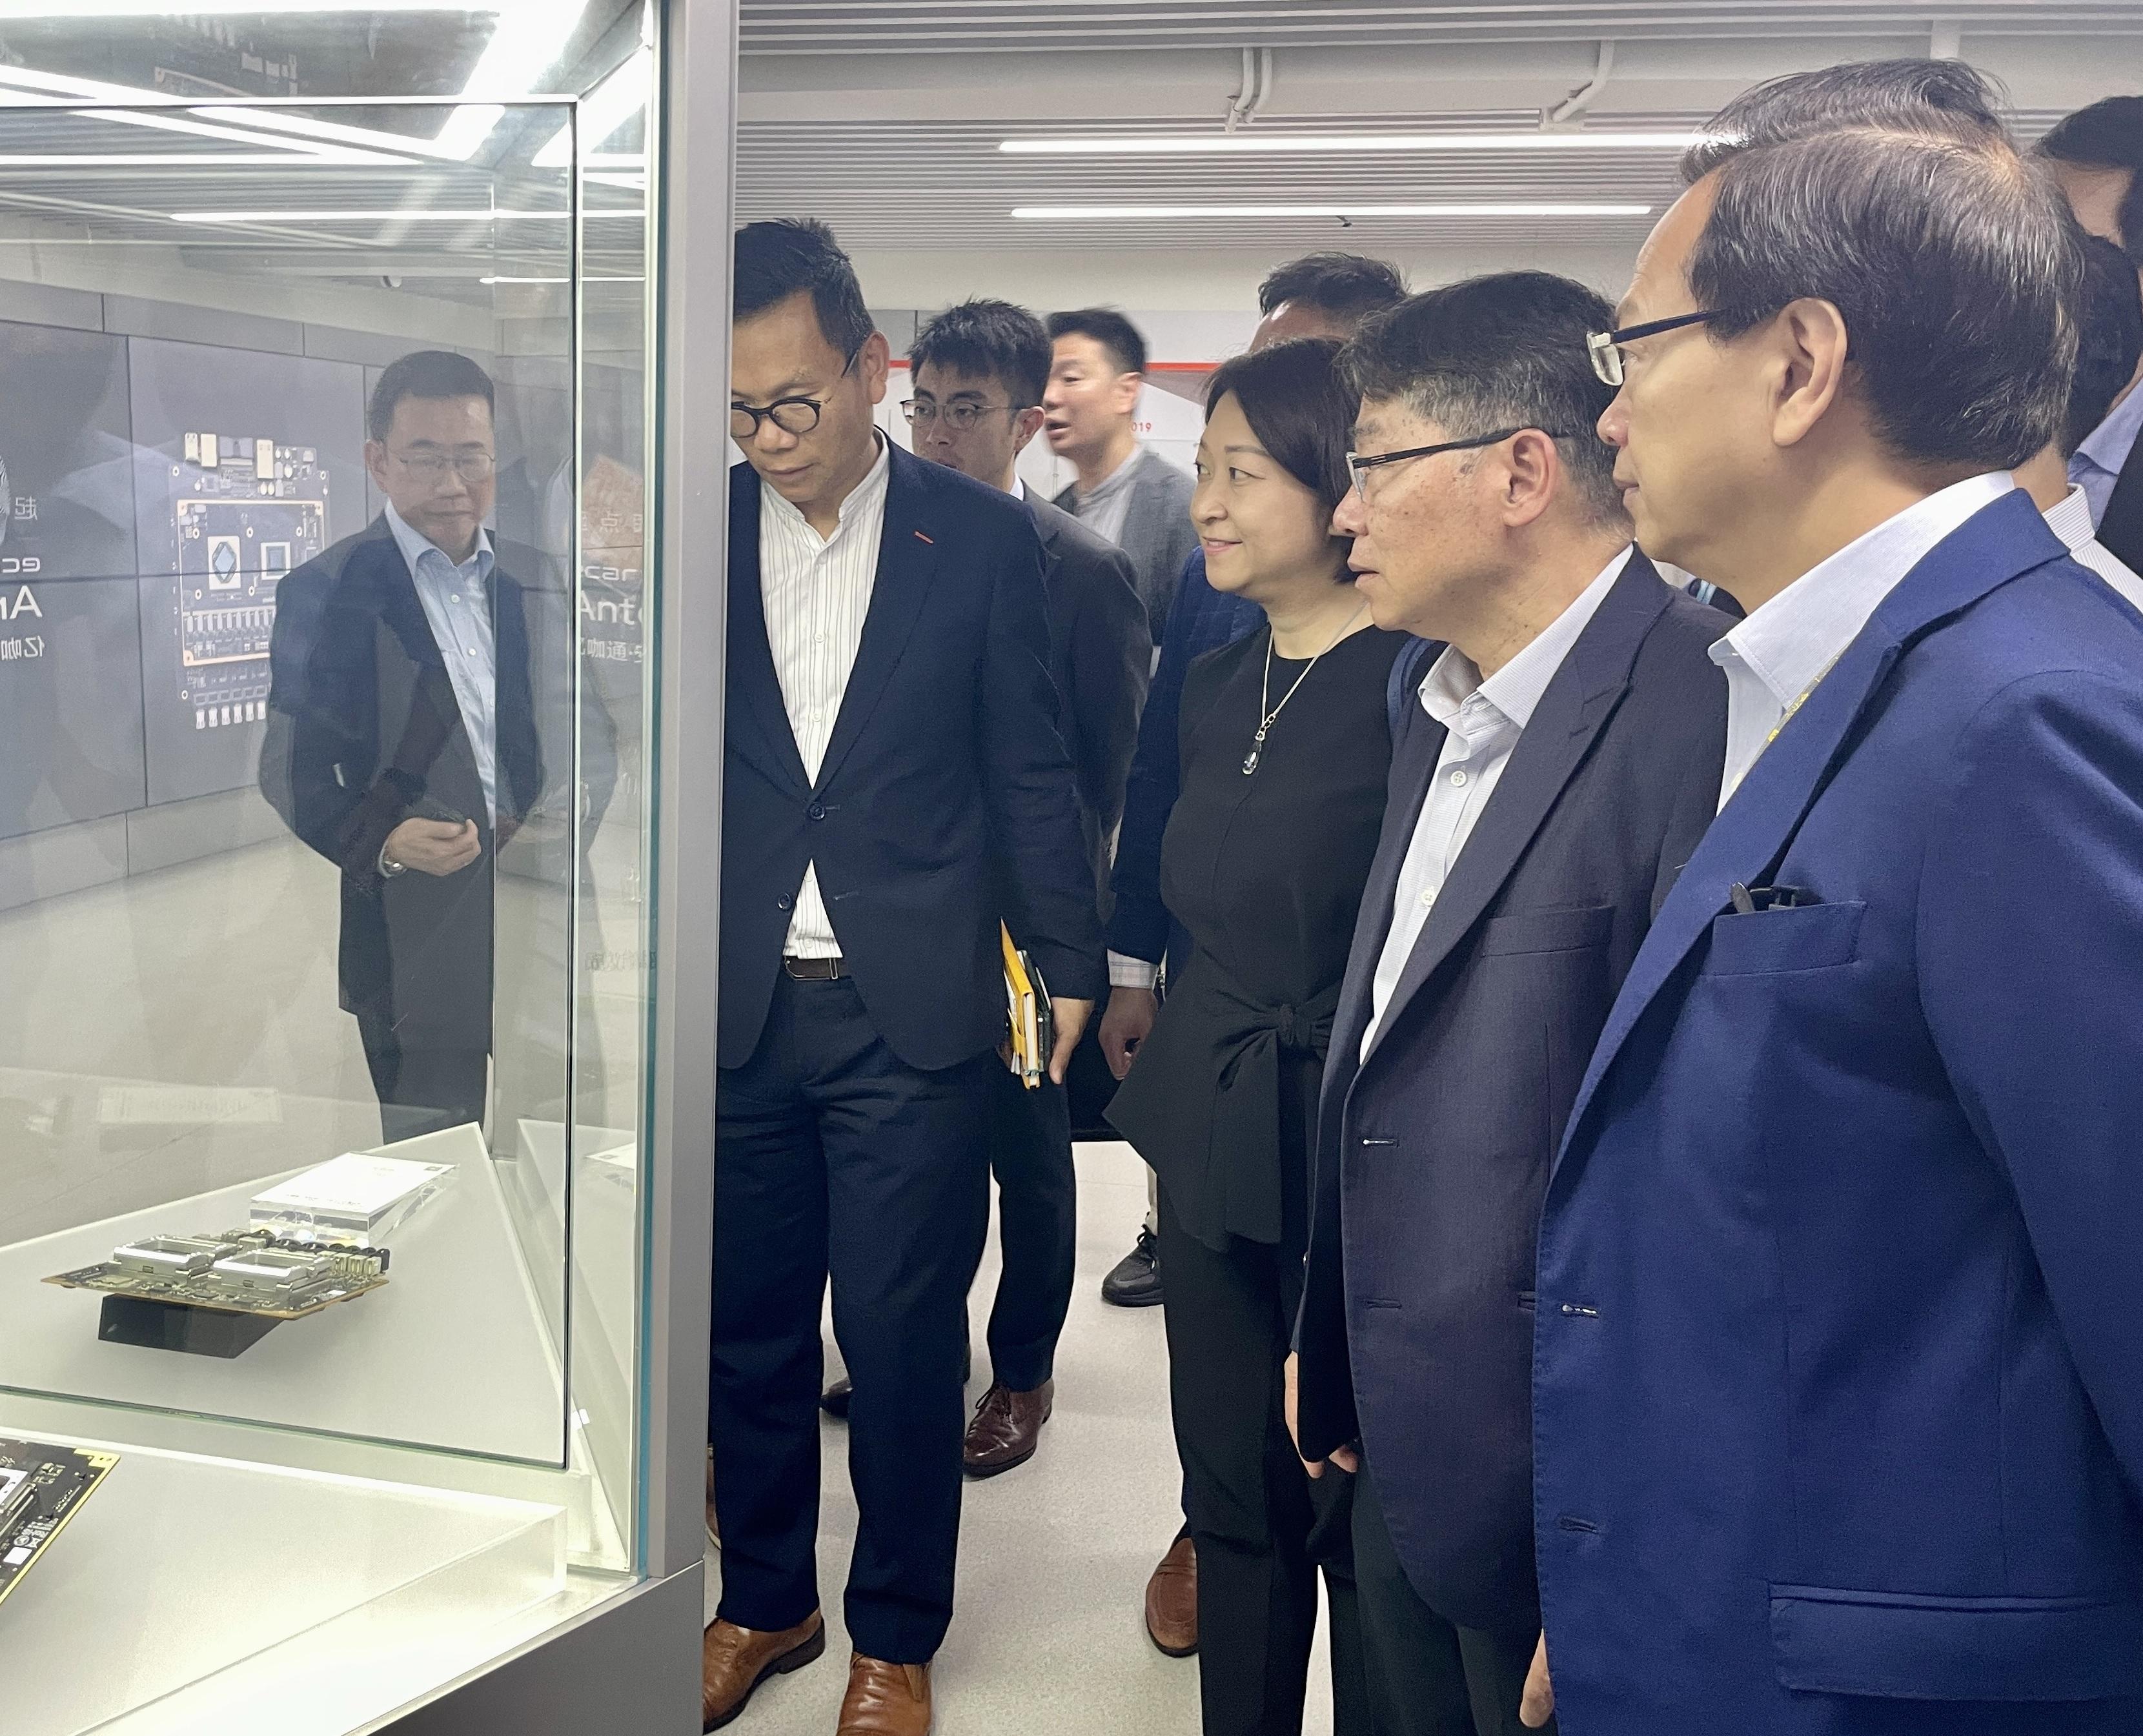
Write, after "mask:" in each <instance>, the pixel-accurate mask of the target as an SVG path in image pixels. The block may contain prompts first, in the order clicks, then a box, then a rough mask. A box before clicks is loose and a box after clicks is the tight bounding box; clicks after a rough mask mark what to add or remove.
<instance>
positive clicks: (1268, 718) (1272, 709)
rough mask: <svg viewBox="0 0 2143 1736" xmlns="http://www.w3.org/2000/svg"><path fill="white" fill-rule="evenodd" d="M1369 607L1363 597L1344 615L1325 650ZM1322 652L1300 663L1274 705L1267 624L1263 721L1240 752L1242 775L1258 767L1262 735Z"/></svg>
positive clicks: (1261, 696) (1270, 638)
mask: <svg viewBox="0 0 2143 1736" xmlns="http://www.w3.org/2000/svg"><path fill="white" fill-rule="evenodd" d="M1368 606H1369V605H1368V601H1366V600H1364V602H1363V604H1362V607H1361V608H1360V609H1357V610H1356V611H1354V613H1353V614H1352V615H1350V616H1348V617H1347V620H1346V622H1345V624H1344V625H1343V626H1341V627H1340V629H1339V631H1338V632H1336V633H1334V635H1333V636H1332V645H1337V644H1339V641H1340V640H1343V639H1344V638H1345V637H1346V636H1347V635H1348V633H1349V631H1350V630H1351V629H1352V628H1353V626H1354V623H1355V622H1356V621H1359V620H1360V619H1361V618H1362V610H1363V609H1367V608H1368ZM1332 645H1326V646H1325V647H1324V651H1329V650H1331V649H1332ZM1324 651H1319V653H1318V654H1317V656H1315V657H1312V658H1311V659H1310V660H1309V662H1307V663H1305V664H1304V665H1302V673H1301V674H1300V675H1297V676H1296V677H1295V678H1294V684H1293V685H1291V686H1290V687H1289V689H1288V690H1287V691H1286V692H1285V693H1284V694H1282V695H1280V696H1279V704H1278V705H1274V704H1273V703H1272V660H1273V633H1272V630H1271V629H1270V628H1269V627H1268V628H1267V629H1266V630H1265V680H1263V681H1262V682H1261V683H1260V684H1259V686H1258V710H1259V712H1260V715H1262V717H1263V718H1264V721H1263V722H1262V723H1260V725H1258V733H1257V734H1255V735H1253V736H1252V737H1251V738H1250V752H1249V753H1247V754H1244V755H1243V775H1244V776H1245V777H1246V778H1247V777H1249V776H1250V774H1251V773H1253V772H1255V770H1256V769H1258V761H1259V760H1260V759H1261V758H1263V757H1264V754H1265V736H1266V734H1268V733H1269V731H1270V730H1271V729H1272V726H1273V720H1274V719H1275V718H1277V717H1278V716H1279V715H1280V713H1281V712H1283V711H1284V710H1287V702H1288V701H1289V700H1291V699H1293V698H1294V695H1295V689H1296V688H1299V687H1300V686H1301V685H1302V684H1303V683H1304V681H1306V680H1309V672H1310V670H1313V669H1314V668H1316V667H1317V664H1318V659H1319V658H1321V657H1323V656H1324Z"/></svg>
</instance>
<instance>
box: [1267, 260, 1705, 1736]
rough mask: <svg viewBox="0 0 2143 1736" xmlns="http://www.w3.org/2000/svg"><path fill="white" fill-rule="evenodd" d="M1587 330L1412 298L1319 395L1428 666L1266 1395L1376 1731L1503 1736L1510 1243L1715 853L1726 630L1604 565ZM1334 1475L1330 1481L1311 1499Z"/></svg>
mask: <svg viewBox="0 0 2143 1736" xmlns="http://www.w3.org/2000/svg"><path fill="white" fill-rule="evenodd" d="M1607 314H1608V308H1607V304H1606V302H1604V301H1603V300H1601V298H1600V297H1599V296H1598V295H1596V294H1594V293H1593V292H1592V291H1591V290H1590V289H1586V288H1584V287H1583V286H1582V285H1581V284H1575V283H1572V282H1571V281H1570V280H1569V279H1565V278H1560V277H1554V276H1551V275H1549V274H1547V273H1544V272H1537V271H1519V272H1506V273H1502V274H1498V275H1496V276H1492V277H1482V278H1476V279H1472V280H1471V281H1468V282H1465V283H1459V284H1452V285H1450V286H1448V287H1447V288H1444V289H1436V290H1433V291H1431V292H1429V293H1428V294H1423V295H1418V296H1415V297H1413V299H1411V300H1408V301H1405V302H1403V303H1401V304H1399V305H1398V307H1397V308H1394V309H1392V310H1391V311H1389V312H1388V313H1386V314H1380V315H1378V316H1377V317H1375V318H1373V319H1371V320H1370V321H1369V322H1368V324H1366V325H1365V326H1364V328H1363V329H1362V330H1361V331H1360V332H1359V334H1357V335H1356V336H1355V337H1354V339H1353V340H1352V341H1351V342H1350V343H1349V345H1348V348H1347V349H1346V351H1345V353H1344V357H1343V361H1342V365H1343V367H1344V368H1346V370H1347V372H1348V373H1349V378H1350V380H1351V382H1352V383H1354V385H1355V386H1356V388H1358V389H1359V392H1360V393H1361V410H1360V413H1359V420H1358V422H1357V423H1356V425H1355V444H1356V448H1357V449H1356V451H1354V453H1351V454H1350V455H1349V467H1350V469H1351V470H1352V471H1353V472H1354V489H1353V491H1352V492H1349V494H1348V496H1347V497H1346V498H1345V499H1344V500H1343V501H1342V502H1340V505H1339V511H1338V512H1337V513H1336V514H1335V515H1334V529H1335V530H1337V531H1339V532H1340V533H1341V534H1343V535H1348V536H1351V537H1354V552H1353V555H1352V556H1351V559H1350V563H1349V564H1350V565H1351V566H1353V567H1354V571H1355V574H1356V581H1355V582H1356V584H1357V586H1358V587H1359V590H1360V591H1361V592H1362V594H1363V596H1364V598H1365V599H1366V600H1367V601H1368V606H1369V608H1370V610H1371V611H1372V613H1373V616H1375V619H1376V622H1377V625H1378V626H1380V627H1386V628H1398V629H1402V630H1403V631H1408V632H1411V633H1413V634H1416V635H1418V636H1421V637H1423V638H1424V639H1428V640H1438V641H1441V642H1442V644H1443V650H1442V651H1441V653H1440V655H1438V656H1437V658H1436V659H1435V660H1434V661H1433V663H1432V664H1430V665H1428V670H1427V672H1426V674H1425V675H1423V678H1422V679H1421V680H1420V682H1419V685H1418V689H1417V690H1414V691H1411V692H1409V693H1408V695H1406V703H1405V705H1404V707H1403V711H1402V713H1401V714H1400V715H1399V717H1398V720H1397V721H1396V724H1395V727H1394V730H1393V752H1392V776H1391V785H1390V790H1391V800H1390V804H1389V806H1388V811H1387V813H1386V814H1385V818H1384V829H1383V839H1382V842H1381V843H1380V845H1379V847H1378V853H1377V857H1376V860H1375V863H1374V864H1373V867H1372V868H1371V870H1370V876H1369V881H1368V888H1367V889H1366V891H1365V893H1364V898H1363V903H1362V917H1361V922H1360V925H1359V927H1358V929H1357V931H1356V933H1355V939H1354V950H1353V954H1352V956H1351V957H1350V958H1349V961H1348V967H1347V975H1346V978H1345V982H1344V987H1343V988H1342V991H1341V997H1340V1002H1339V1009H1338V1011H1337V1013H1336V1015H1335V1016H1334V1026H1333V1036H1332V1050H1331V1058H1330V1061H1329V1064H1328V1066H1327V1068H1326V1071H1325V1077H1324V1109H1323V1114H1322V1117H1321V1126H1320V1129H1319V1137H1318V1140H1317V1147H1316V1161H1315V1167H1314V1180H1313V1185H1312V1196H1311V1198H1312V1203H1311V1213H1312V1217H1311V1233H1310V1243H1309V1260H1308V1265H1307V1269H1306V1273H1305V1288H1304V1300H1303V1303H1302V1309H1301V1316H1300V1321H1299V1333H1298V1338H1297V1352H1298V1359H1299V1360H1296V1361H1291V1362H1290V1365H1289V1377H1290V1378H1291V1380H1292V1381H1293V1382H1294V1386H1295V1388H1296V1392H1297V1394H1298V1397H1297V1403H1296V1406H1295V1407H1294V1412H1293V1419H1294V1423H1295V1427H1296V1433H1297V1440H1298V1443H1299V1447H1300V1449H1301V1451H1302V1453H1303V1455H1304V1459H1305V1461H1306V1462H1309V1465H1310V1466H1311V1469H1312V1474H1313V1475H1319V1476H1334V1475H1339V1474H1343V1473H1351V1474H1352V1475H1353V1476H1354V1504H1353V1525H1354V1563H1355V1577H1356V1585H1357V1589H1358V1594H1359V1610H1360V1615H1361V1625H1362V1635H1363V1644H1364V1651H1365V1653H1366V1654H1367V1661H1368V1674H1369V1680H1370V1692H1371V1694H1372V1697H1373V1701H1374V1702H1375V1704H1376V1706H1377V1709H1378V1712H1377V1725H1378V1729H1379V1730H1380V1731H1383V1730H1387V1729H1388V1731H1389V1732H1390V1733H1391V1736H1443V1733H1445V1732H1448V1731H1450V1730H1453V1729H1465V1730H1477V1731H1478V1732H1479V1736H1514V1733H1515V1732H1517V1729H1518V1712H1519V1703H1520V1699H1521V1695H1522V1690H1523V1687H1524V1684H1525V1680H1526V1675H1527V1669H1528V1666H1529V1665H1530V1664H1531V1662H1532V1657H1533V1654H1534V1651H1535V1649H1536V1645H1537V1641H1538V1639H1539V1635H1540V1626H1541V1625H1540V1610H1539V1605H1538V1602H1537V1590H1536V1587H1535V1584H1534V1580H1533V1567H1532V1560H1533V1548H1532V1538H1533V1510H1532V1474H1531V1473H1532V1452H1531V1442H1532V1412H1531V1407H1530V1404H1529V1402H1528V1394H1529V1391H1530V1387H1531V1385H1532V1323H1533V1317H1532V1312H1531V1310H1530V1308H1529V1303H1530V1301H1531V1292H1532V1288H1533V1284H1532V1253H1533V1226H1534V1224H1535V1221H1536V1219H1537V1215H1538V1213H1539V1209H1540V1200H1541V1195H1542V1191H1543V1190H1544V1189H1545V1188H1546V1185H1547V1174H1548V1169H1549V1165H1550V1164H1551V1162H1552V1160H1553V1157H1554V1154H1555V1147H1556V1143H1557V1140H1558V1139H1559V1137H1560V1135H1561V1130H1562V1122H1563V1117H1564V1116H1565V1115H1566V1113H1567V1111H1568V1110H1569V1106H1570V1102H1571V1097H1572V1096H1573V1095H1574V1094H1575V1093H1576V1088H1577V1081H1578V1078H1579V1076H1580V1075H1581V1070H1582V1068H1583V1066H1584V1061H1585V1057H1586V1055H1587V1054H1588V1053H1589V1052H1590V1051H1591V1046H1592V1042H1593V1040H1594V1038H1595V1037H1596V1036H1597V1034H1598V1032H1599V1030H1600V1027H1601V1025H1602V1024H1603V1023H1604V1022H1605V1021H1606V1016H1607V1010H1608V1007H1609V1006H1610V1005H1611V1003H1612V1002H1613V999H1614V994H1615V990H1616V985H1617V984H1618V983H1620V982H1621V978H1622V976H1623V973H1624V972H1626V970H1627V969H1628V968H1629V964H1630V960H1631V957H1633V956H1634V955H1635V954H1636V950H1637V947H1638V944H1639V942H1641V940H1642V939H1643V937H1644V935H1645V932H1646V928H1647V927H1648V926H1649V925H1650V923H1651V914H1652V911H1653V909H1654V908H1656V905H1657V903H1658V902H1659V900H1660V898H1661V897H1663V896H1664V894H1665V888H1667V887H1668V886H1670V884H1672V883H1673V879H1674V875H1675V870H1676V868H1678V867H1679V865H1680V863H1681V862H1682V861H1683V860H1684V858H1686V856H1687V855H1688V853H1689V852H1690V848H1692V847H1693V846H1694V844H1695V841H1696V839H1697V838H1699V837H1700V835H1701V834H1702V833H1703V831H1704V828H1705V825H1706V824H1707V823H1709V822H1710V818H1711V812H1712V806H1713V799H1714V798H1715V796H1716V794H1717V793H1718V780H1719V767H1720V755H1721V753H1722V751H1723V748H1724V743H1725V703H1726V689H1725V680H1723V679H1722V678H1721V676H1720V673H1719V671H1718V670H1716V669H1715V668H1714V667H1713V666H1712V665H1711V663H1710V659H1709V657H1708V655H1707V652H1708V650H1709V648H1710V644H1711V642H1712V640H1715V639H1716V638H1717V637H1718V636H1719V635H1720V633H1722V632H1724V631H1725V629H1726V627H1727V626H1728V622H1727V621H1726V619H1725V617H1724V616H1720V615H1718V614H1716V613H1715V612H1714V611H1711V610H1710V609H1707V608H1705V607H1704V606H1702V605H1700V604H1699V603H1697V602H1695V601H1692V600H1691V599H1690V598H1688V597H1686V596H1680V595H1678V594H1677V593H1676V591H1675V590H1674V589H1672V588H1671V587H1670V586H1668V585H1666V584H1665V583H1663V582H1662V581H1661V580H1660V576H1659V575H1658V573H1657V572H1656V571H1654V569H1653V567H1652V566H1651V562H1650V561H1647V560H1646V558H1645V556H1644V555H1643V554H1642V553H1641V552H1640V551H1638V550H1637V549H1636V548H1634V547H1631V527H1630V519H1629V516H1628V514H1627V513H1626V512H1625V511H1624V509H1623V506H1622V502H1621V497H1620V495H1619V493H1618V492H1617V491H1616V487H1615V482H1614V477H1613V473H1612V472H1613V467H1614V455H1613V454H1612V453H1611V452H1610V451H1609V450H1608V449H1607V448H1606V447H1605V446H1604V445H1602V444H1601V442H1600V440H1599V439H1598V438H1597V437H1596V434H1595V433H1594V432H1593V423H1595V422H1596V420H1597V419H1598V418H1599V416H1600V413H1601V411H1602V410H1604V409H1605V408H1606V406H1607V402H1608V400H1609V398H1611V396H1612V393H1611V392H1610V391H1609V390H1608V388H1606V386H1605V385H1603V384H1602V383H1601V382H1600V381H1599V380H1598V379H1597V378H1595V376H1594V373H1593V370H1592V368H1591V364H1590V363H1589V361H1588V360H1587V358H1586V348H1585V340H1586V334H1587V333H1588V332H1589V331H1591V330H1593V329H1597V328H1598V327H1599V326H1601V325H1602V324H1606V323H1607V318H1606V316H1607ZM1333 1466H1337V1467H1338V1469H1337V1470H1336V1471H1335V1470H1334V1469H1333V1468H1332V1467H1333Z"/></svg>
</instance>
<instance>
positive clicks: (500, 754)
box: [260, 350, 544, 1140]
mask: <svg viewBox="0 0 2143 1736" xmlns="http://www.w3.org/2000/svg"><path fill="white" fill-rule="evenodd" d="M493 398H494V394H493V390H492V382H491V378H490V376H489V375H488V374H487V373H485V372H484V371H483V368H480V367H478V365H477V364H475V363H474V362H473V361H471V360H469V359H468V357H466V356H462V355H457V354H453V353H451V352H449V351H446V350H420V351H418V352H417V353H416V354H412V355H406V356H403V358H402V359H400V360H399V361H397V362H395V363H394V364H393V365H392V366H390V367H389V368H388V369H387V370H386V372H385V373H383V374H382V375H381V376H380V378H379V385H378V387H377V388H375V389H374V393H373V395H372V402H371V405H370V408H369V415H368V424H367V425H368V429H369V433H370V436H371V438H369V440H368V441H367V442H366V443H365V448H364V453H365V463H366V466H367V467H368V468H369V470H370V472H371V474H372V480H373V482H374V486H375V487H378V489H379V492H380V493H381V494H383V495H384V496H385V497H386V501H387V504H386V507H385V509H384V511H383V512H381V514H380V516H379V517H378V518H377V519H375V520H374V522H373V523H372V525H371V526H370V527H369V528H368V529H367V530H365V531H364V532H360V533H359V535H357V536H355V537H349V538H346V539H344V541H343V542H339V543H337V544H335V545H334V547H332V548H329V549H328V550H326V551H324V553H322V554H320V555H319V556H317V557H316V558H314V560H311V561H307V562H306V563H305V564H304V566H300V567H299V568H298V569H296V570H295V571H293V572H291V573H290V574H288V575H286V576H285V577H284V579H283V581H281V583H280V586H278V587H277V592H276V611H275V627H274V630H273V635H272V638H271V640H270V667H271V670H272V676H271V685H270V693H269V699H268V729H267V733H266V735H265V739H264V740H263V742H262V744H261V752H260V787H261V791H262V794H265V796H266V797H267V799H268V800H269V801H270V803H271V804H273V805H274V806H275V809H276V811H277V812H278V813H279V814H281V815H282V817H283V819H284V821H285V823H286V824H288V825H289V826H290V829H291V830H292V831H293V832H294V833H297V835H298V836H299V838H303V839H304V841H305V842H306V843H309V844H310V845H311V846H312V847H313V848H314V849H315V850H317V851H319V853H320V854H322V855H323V856H324V857H326V858H328V859H329V861H330V862H333V863H335V865H336V866H337V867H338V868H340V869H341V870H342V934H341V965H340V972H341V997H342V1005H343V1006H344V1010H345V1011H349V1012H351V1013H353V1014H354V1015H355V1016H356V1018H357V1023H358V1031H359V1036H360V1039H361V1040H362V1041H363V1043H364V1056H365V1061H366V1063H367V1065H368V1066H369V1069H370V1071H371V1074H372V1081H373V1086H374V1090H375V1091H376V1092H377V1093H378V1095H379V1105H380V1120H381V1124H382V1127H383V1130H384V1135H385V1137H386V1138H387V1139H389V1140H399V1139H408V1138H411V1137H413V1136H414V1135H418V1134H420V1133H429V1132H433V1131H434V1130H437V1129H439V1128H442V1127H451V1126H455V1125H459V1124H461V1123H463V1122H468V1121H477V1122H481V1121H482V1120H483V1116H484V1112H485V1107H486V1103H487V1096H488V1086H489V1067H490V1057H491V1050H492V859H493V857H494V854H495V853H496V851H497V847H498V845H499V844H500V843H502V842H503V841H504V840H506V839H507V838H510V837H511V836H512V834H513V833H514V831H515V829H516V828H517V827H518V826H519V825H520V823H522V820H523V819H525V818H526V817H527V814H529V812H530V810H531V809H532V808H533V807H534V806H535V804H536V802H537V798H538V797H539V796H540V795H541V794H542V787H543V779H544V771H543V755H542V751H541V748H540V745H539V742H538V737H537V723H536V708H535V703H534V700H533V698H532V690H531V685H532V684H531V674H530V655H529V627H528V619H527V606H526V602H525V600H524V596H523V589H522V587H523V585H524V584H525V583H527V582H530V581H533V580H535V579H536V578H537V575H538V574H539V573H540V572H541V571H542V564H541V563H542V557H541V556H538V555H537V554H536V552H535V551H533V550H529V549H519V550H517V549H513V548H511V547H505V548H497V549H495V548H494V547H493V546H492V540H491V537H490V536H489V534H488V533H487V532H486V530H485V529H484V521H485V519H486V518H487V517H489V515H490V512H491V509H492V498H493V496H494V494H495V492H496V488H497V484H496V479H495V476H494V471H495V468H496V464H497V451H496V445H495V442H494V438H493V433H492V407H493Z"/></svg>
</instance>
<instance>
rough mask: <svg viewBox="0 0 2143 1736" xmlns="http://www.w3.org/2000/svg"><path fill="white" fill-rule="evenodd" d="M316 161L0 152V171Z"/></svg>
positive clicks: (286, 156)
mask: <svg viewBox="0 0 2143 1736" xmlns="http://www.w3.org/2000/svg"><path fill="white" fill-rule="evenodd" d="M314 161H317V159H316V158H314V157H309V156H291V155H290V152H289V151H216V152H215V153H214V154H210V152H208V151H52V152H46V153H43V154H41V155H40V154H33V153H29V152H22V151H0V169H234V168H235V169H270V168H273V169H288V168H290V167H292V166H302V165H304V164H306V163H309V162H314Z"/></svg>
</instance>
